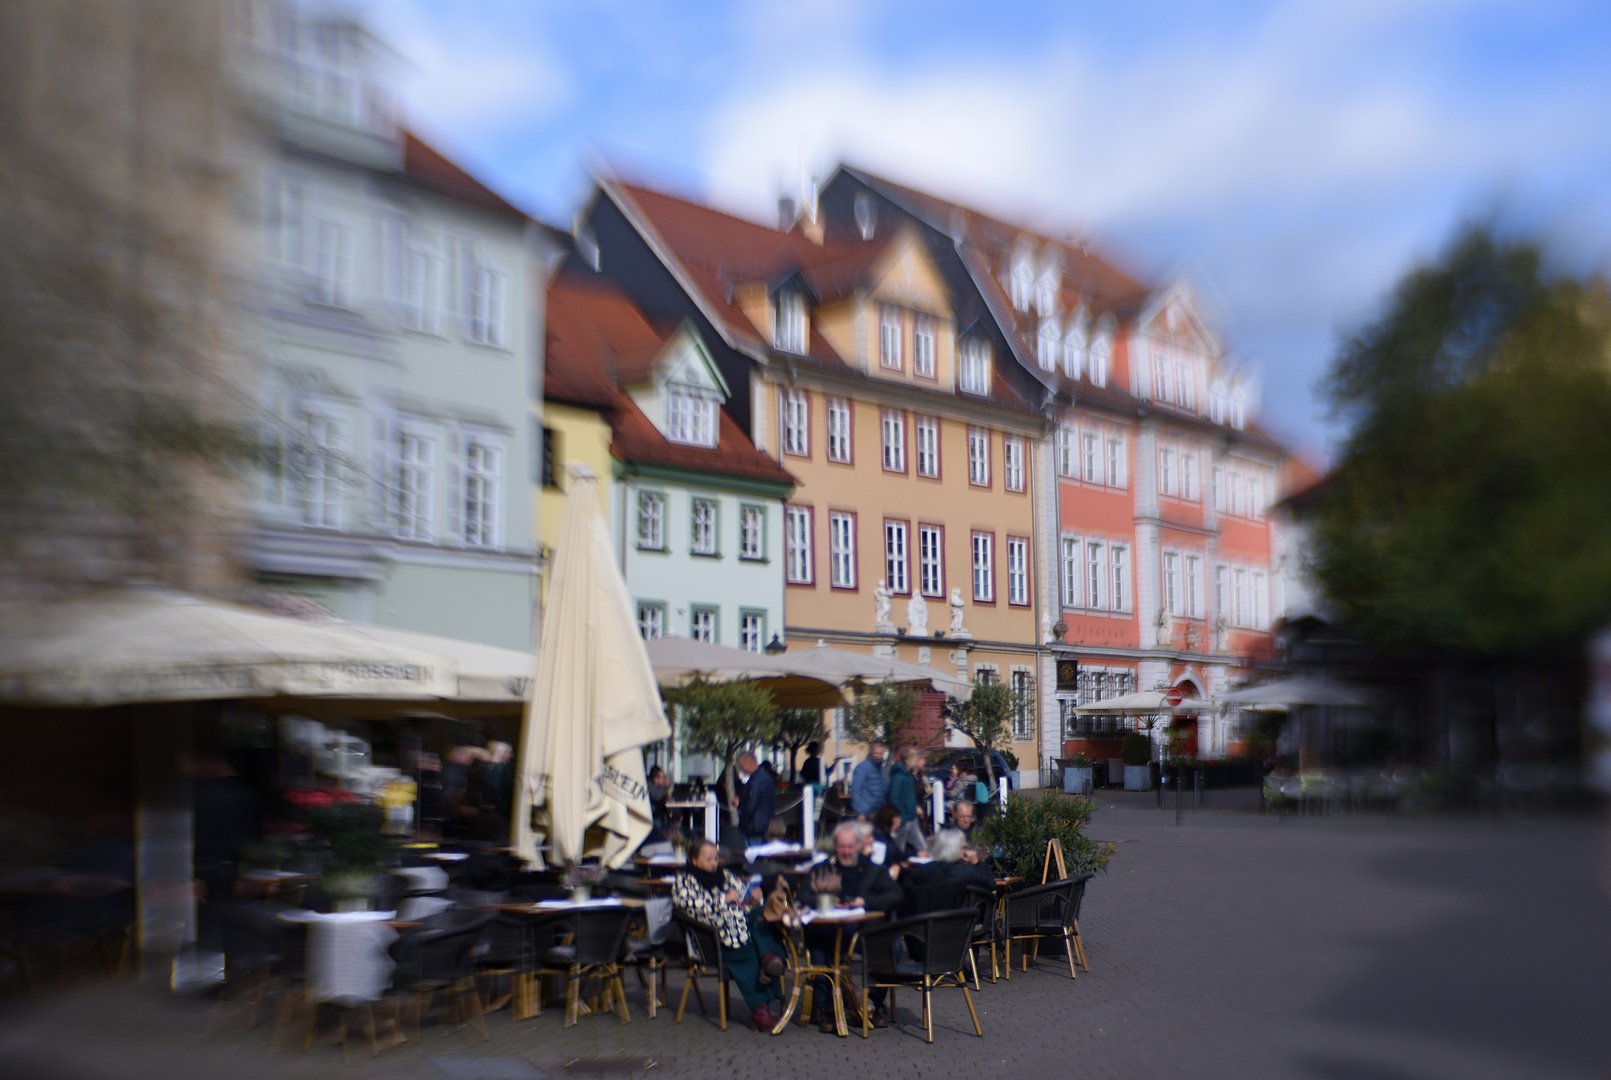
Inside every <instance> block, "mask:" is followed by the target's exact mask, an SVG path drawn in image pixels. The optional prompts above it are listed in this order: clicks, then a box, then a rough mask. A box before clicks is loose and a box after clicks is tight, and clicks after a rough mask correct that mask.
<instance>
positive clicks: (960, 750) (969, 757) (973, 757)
mask: <svg viewBox="0 0 1611 1080" xmlns="http://www.w3.org/2000/svg"><path fill="white" fill-rule="evenodd" d="M990 757H991V763H992V764H993V765H994V766H995V770H996V776H997V777H1002V776H1005V777H1006V778H1007V786H1008V787H1009V788H1012V789H1013V790H1017V788H1018V778H1017V777H1016V776H1014V775H1013V771H1012V770H1011V769H1009V768H1008V767H1007V759H1006V758H1004V757H1002V756H1001V751H1000V750H992V751H990ZM952 762H956V763H958V764H960V765H961V766H962V771H963V772H965V773H972V774H973V775H974V776H975V777H977V778H978V779H979V780H980V781H981V782H983V783H985V784H987V785H988V784H989V783H990V782H991V779H990V777H989V776H988V775H986V773H985V758H984V752H983V751H982V750H979V749H977V748H975V747H955V746H944V747H940V748H938V749H935V750H930V751H929V760H928V775H929V779H930V780H940V781H945V780H949V779H950V778H951V763H952Z"/></svg>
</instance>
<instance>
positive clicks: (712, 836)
mask: <svg viewBox="0 0 1611 1080" xmlns="http://www.w3.org/2000/svg"><path fill="white" fill-rule="evenodd" d="M720 828H721V822H720V821H718V820H717V818H716V791H715V789H714V788H707V789H705V839H706V840H709V841H710V842H711V843H713V844H715V843H719V842H720V841H719V840H718V837H719V836H720V834H719V833H718V832H717V830H718V829H720Z"/></svg>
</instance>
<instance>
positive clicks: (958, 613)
mask: <svg viewBox="0 0 1611 1080" xmlns="http://www.w3.org/2000/svg"><path fill="white" fill-rule="evenodd" d="M951 636H952V637H969V636H971V635H969V633H968V632H967V630H965V629H964V628H963V626H962V590H961V589H959V588H953V589H952V590H951Z"/></svg>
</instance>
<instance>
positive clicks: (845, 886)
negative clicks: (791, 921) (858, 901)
mask: <svg viewBox="0 0 1611 1080" xmlns="http://www.w3.org/2000/svg"><path fill="white" fill-rule="evenodd" d="M813 869H814V870H836V871H838V873H839V896H840V898H841V899H844V900H850V899H853V898H854V897H857V896H859V897H861V898H862V901H863V902H864V903H865V904H866V905H867V910H868V911H894V910H896V909H897V908H899V907H900V906H901V887H900V886H899V885H897V884H895V882H894V881H893V880H892V879H891V878H890V876H889V871H888V870H887V869H885V868H884V867H882V866H879V865H878V864H877V863H875V862H873V860H871V859H869V858H868V857H867V856H865V855H863V856H861V857H860V858H858V859H857V860H856V865H854V866H841V865H839V860H838V859H829V860H828V861H827V862H825V863H820V864H818V865H817V866H816V867H814V868H813ZM803 891H806V892H810V893H811V897H810V898H814V897H815V896H816V893H815V892H814V891H812V890H811V879H810V878H809V877H808V878H806V883H805V885H804V887H803Z"/></svg>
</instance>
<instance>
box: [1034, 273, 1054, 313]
mask: <svg viewBox="0 0 1611 1080" xmlns="http://www.w3.org/2000/svg"><path fill="white" fill-rule="evenodd" d="M1057 284H1058V274H1057V268H1056V267H1055V266H1048V267H1047V268H1046V269H1044V270H1042V271H1041V272H1040V280H1039V281H1037V282H1036V283H1035V311H1036V312H1038V313H1039V314H1041V315H1050V314H1052V313H1053V312H1055V311H1056V310H1057Z"/></svg>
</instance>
